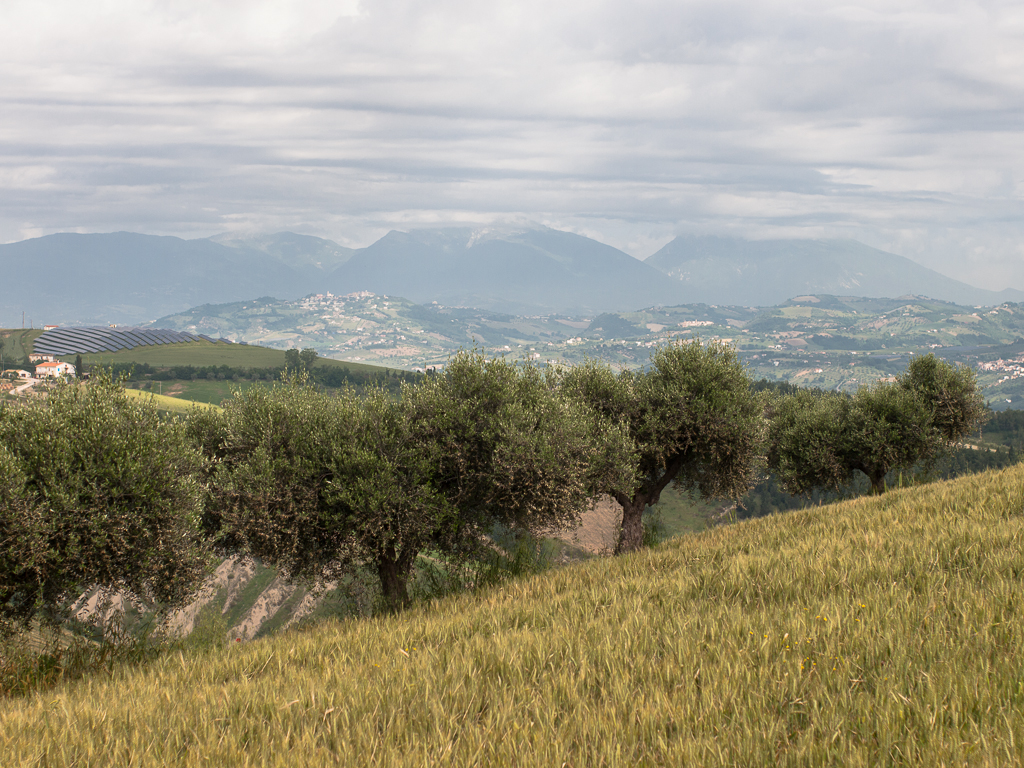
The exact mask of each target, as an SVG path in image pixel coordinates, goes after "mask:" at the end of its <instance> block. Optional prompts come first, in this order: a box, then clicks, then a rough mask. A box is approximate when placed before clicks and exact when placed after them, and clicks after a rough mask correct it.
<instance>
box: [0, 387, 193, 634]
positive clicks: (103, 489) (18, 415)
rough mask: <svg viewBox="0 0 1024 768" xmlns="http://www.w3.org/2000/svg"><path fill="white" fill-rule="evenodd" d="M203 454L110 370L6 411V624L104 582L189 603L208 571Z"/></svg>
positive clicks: (0, 580) (1, 467)
mask: <svg viewBox="0 0 1024 768" xmlns="http://www.w3.org/2000/svg"><path fill="white" fill-rule="evenodd" d="M200 466H201V458H200V456H199V454H198V452H197V451H196V450H194V449H193V448H191V447H190V446H189V445H188V444H187V442H186V440H185V439H184V435H183V430H182V429H181V426H180V425H178V424H175V423H172V422H167V421H162V420H161V419H160V418H159V417H158V415H157V412H156V408H155V406H153V405H152V404H151V403H149V402H147V401H145V400H143V399H137V398H132V397H129V396H128V395H127V394H126V393H125V391H124V390H123V389H122V387H121V386H120V383H119V382H117V381H114V380H112V379H111V378H110V376H109V375H106V374H103V373H100V374H98V375H95V376H94V377H93V379H92V380H91V381H89V382H78V381H71V382H66V383H62V384H59V385H58V386H57V387H55V388H54V389H53V390H52V391H51V392H50V393H49V395H48V396H47V397H46V399H45V400H41V401H37V402H32V403H29V404H26V405H20V406H10V405H8V406H5V407H3V408H0V624H2V625H3V628H5V629H10V628H11V627H13V626H14V624H15V623H19V622H20V623H22V624H24V623H27V622H28V621H30V620H31V619H32V618H33V617H35V616H37V615H42V616H44V617H46V618H49V619H52V620H54V621H56V620H59V619H60V618H61V617H62V615H63V614H62V609H66V608H67V607H68V605H69V604H70V602H71V601H73V600H74V599H75V598H76V597H78V596H79V595H80V594H81V593H82V592H83V591H85V590H87V589H90V588H93V587H102V588H105V589H108V590H119V591H124V592H127V593H130V594H132V595H134V596H136V597H138V598H139V599H142V600H144V601H146V602H148V603H150V604H156V605H157V606H158V607H164V608H170V607H173V606H178V605H181V604H183V603H184V602H185V601H186V600H187V599H188V598H189V597H190V596H191V595H192V593H193V592H194V590H195V589H197V588H198V586H199V584H200V582H201V581H202V578H203V577H204V576H205V574H206V566H207V563H208V561H207V558H206V555H205V550H204V547H203V544H202V542H201V539H200V536H199V526H198V523H199V517H200V514H201V512H202V500H203V493H202V488H201V486H200V483H199V480H198V478H199V470H200Z"/></svg>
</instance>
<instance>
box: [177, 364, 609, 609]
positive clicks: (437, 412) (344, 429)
mask: <svg viewBox="0 0 1024 768" xmlns="http://www.w3.org/2000/svg"><path fill="white" fill-rule="evenodd" d="M190 428H191V430H192V434H193V435H194V436H195V437H196V439H197V440H199V442H201V443H202V444H203V445H204V447H205V450H206V451H207V453H208V455H209V457H210V458H211V460H212V461H213V462H214V463H215V465H216V469H215V470H214V473H213V475H212V476H211V488H212V494H213V497H214V499H213V503H212V504H211V511H210V512H209V513H208V515H207V518H206V520H207V524H208V528H209V530H210V531H211V533H213V534H214V536H215V537H216V541H217V542H218V546H219V547H220V548H221V549H222V550H223V551H237V552H245V553H247V554H250V555H253V556H256V557H259V558H260V559H262V560H264V561H265V562H267V563H268V564H271V565H274V566H276V567H279V568H281V569H282V570H283V571H284V572H285V574H286V575H289V576H292V577H299V576H304V577H313V578H317V577H321V578H322V577H325V576H329V575H333V574H336V573H338V572H340V571H342V570H344V569H347V568H349V567H351V566H353V565H356V564H364V565H367V566H370V567H372V568H373V569H374V570H375V571H376V573H377V575H378V577H379V579H380V585H381V590H382V593H383V595H384V598H385V601H386V602H387V604H388V605H389V606H390V607H392V608H398V607H401V606H402V605H404V604H406V603H407V602H408V599H409V594H408V582H409V578H410V575H411V572H412V569H413V566H414V564H415V562H416V558H417V557H418V556H419V555H420V554H421V553H423V552H424V551H425V550H430V551H431V552H434V553H437V554H438V555H440V556H442V557H444V556H456V555H459V554H467V553H472V552H474V551H478V550H479V548H480V546H481V543H482V541H483V540H484V538H485V537H486V534H487V533H488V531H489V530H491V529H492V528H493V526H494V525H495V524H496V523H501V524H503V525H506V526H508V527H512V528H520V529H528V530H540V529H542V528H550V527H553V526H560V525H563V524H566V523H568V522H572V521H575V520H576V519H578V516H579V514H580V512H581V511H582V510H583V509H584V508H585V507H586V503H587V499H588V498H589V496H590V495H592V493H593V485H594V483H593V482H591V478H592V477H594V476H595V475H596V473H597V472H599V471H602V470H601V469H600V468H602V467H603V468H604V470H603V471H605V472H607V473H611V472H619V473H621V470H620V469H619V467H621V466H623V465H624V464H625V465H628V461H626V462H622V461H619V460H618V459H619V458H620V457H618V456H616V457H615V461H602V460H600V459H599V458H598V456H597V451H599V450H604V452H605V454H606V455H607V458H609V459H610V458H611V457H612V456H613V455H614V454H615V451H616V449H618V450H619V451H620V452H621V451H624V450H627V447H626V442H625V440H623V439H621V437H620V438H619V439H618V442H616V436H617V435H618V433H617V432H616V431H615V430H614V429H611V430H608V431H606V432H603V433H599V430H598V429H597V428H596V426H595V423H594V421H593V419H591V418H590V417H589V414H587V413H586V412H584V411H582V410H581V409H579V408H577V407H574V406H572V405H571V404H569V403H565V402H562V401H560V400H559V399H558V398H556V397H555V396H554V394H553V392H552V390H551V384H550V382H549V381H548V380H547V379H546V378H545V377H544V376H543V375H542V374H541V373H540V372H539V371H538V370H537V369H536V368H534V367H532V366H520V365H516V364H512V363H506V362H505V361H502V360H487V359H485V358H484V357H483V356H482V355H479V354H476V353H460V354H459V355H456V356H455V358H454V359H452V360H451V361H450V363H449V365H448V366H446V368H445V369H444V371H443V372H442V373H440V374H438V375H435V376H433V377H429V378H425V379H423V380H421V381H420V382H418V383H417V384H406V385H405V386H404V387H403V390H402V396H401V398H400V399H394V398H392V397H391V396H389V394H388V393H386V392H385V391H383V390H379V389H378V390H372V391H370V392H369V393H367V394H366V396H365V397H363V398H359V397H356V395H355V394H354V393H353V392H352V391H351V390H348V391H344V392H342V393H341V394H340V395H339V396H337V397H332V396H328V395H325V394H323V393H321V392H319V391H317V390H315V389H314V388H312V387H310V386H308V385H306V384H304V383H302V382H301V381H300V380H297V379H293V380H292V381H291V382H290V383H282V384H279V385H277V386H276V387H273V388H271V389H263V388H251V389H248V390H246V391H245V392H239V393H236V394H235V396H234V398H233V399H232V400H230V401H228V403H227V404H226V406H225V411H224V414H223V415H222V416H211V415H210V414H209V413H198V412H197V413H195V414H194V415H193V417H192V419H191V424H190ZM595 438H597V439H595ZM595 446H597V448H596V449H595ZM612 467H614V469H612Z"/></svg>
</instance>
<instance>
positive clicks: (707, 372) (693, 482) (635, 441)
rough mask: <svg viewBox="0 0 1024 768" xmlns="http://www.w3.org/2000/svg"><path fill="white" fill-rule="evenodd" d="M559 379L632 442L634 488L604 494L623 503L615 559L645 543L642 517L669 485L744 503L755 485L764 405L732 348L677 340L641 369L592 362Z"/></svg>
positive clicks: (611, 489)
mask: <svg viewBox="0 0 1024 768" xmlns="http://www.w3.org/2000/svg"><path fill="white" fill-rule="evenodd" d="M560 378H561V390H562V392H563V394H564V395H565V396H566V397H567V398H568V399H570V400H571V401H573V402H577V403H581V404H584V405H585V406H587V407H588V408H590V409H592V410H593V411H594V412H595V413H597V414H599V415H600V417H601V418H602V419H604V420H605V421H606V422H607V423H610V424H614V425H617V426H618V427H619V428H621V429H622V430H624V431H625V433H626V434H627V435H628V437H629V440H630V443H631V445H632V449H633V454H634V464H633V469H634V473H633V481H632V483H631V484H630V485H629V486H628V487H613V486H611V485H608V486H605V487H604V488H603V489H602V491H603V492H604V493H607V494H608V495H610V496H611V497H612V498H614V499H615V500H616V501H617V502H618V503H619V504H620V505H621V506H622V529H621V533H620V536H619V541H618V545H617V546H616V550H615V551H616V553H622V552H629V551H632V550H635V549H637V548H638V547H639V546H640V545H641V543H642V540H643V526H642V515H643V512H644V510H645V509H646V508H647V507H648V506H650V505H653V504H657V503H658V500H659V498H660V497H661V493H662V491H663V490H664V489H665V488H666V487H667V486H668V485H669V483H675V484H676V485H677V486H679V487H683V488H688V489H695V490H697V491H698V492H700V493H701V494H702V495H703V496H705V497H709V498H722V497H730V498H739V497H741V496H742V495H743V494H744V493H745V492H746V491H747V489H748V488H749V487H750V486H751V485H752V484H753V481H754V479H755V477H756V463H757V458H758V451H759V447H760V442H761V434H762V422H763V419H762V407H761V404H760V400H759V398H758V397H757V396H756V395H754V394H753V393H752V392H751V389H750V383H751V382H750V378H749V377H748V375H747V373H746V371H745V370H744V368H743V366H742V364H741V363H740V361H739V359H738V358H737V356H736V352H735V350H734V349H733V348H731V347H729V346H727V345H725V344H721V343H717V342H711V343H708V344H703V343H701V342H700V341H699V340H694V341H692V342H689V343H687V342H675V343H672V344H669V345H666V346H663V347H659V348H658V349H656V350H655V351H654V353H653V354H652V355H651V364H650V367H649V368H647V369H644V370H641V371H638V372H631V371H622V372H621V373H616V372H614V371H612V370H611V369H610V368H609V367H608V366H607V365H604V364H601V363H598V362H595V361H589V362H587V363H585V364H583V365H580V366H575V367H572V368H567V369H565V370H563V371H562V372H561V377H560Z"/></svg>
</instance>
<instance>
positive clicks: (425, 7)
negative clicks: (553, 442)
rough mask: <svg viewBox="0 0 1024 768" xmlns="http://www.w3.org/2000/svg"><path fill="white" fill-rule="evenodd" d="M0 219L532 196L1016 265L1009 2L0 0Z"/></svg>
mask: <svg viewBox="0 0 1024 768" xmlns="http://www.w3.org/2000/svg"><path fill="white" fill-rule="evenodd" d="M0 49H2V50H4V51H5V56H4V58H3V60H2V61H0V113H2V114H3V115H4V119H3V120H2V121H0V240H15V239H20V238H21V237H25V236H29V235H30V234H32V235H35V234H38V233H40V232H51V231H60V230H74V229H79V230H87V231H108V230H114V229H134V230H139V231H146V232H155V233H173V234H181V235H185V236H194V235H203V234H210V233H213V232H215V231H219V230H223V229H228V228H233V227H256V228H265V229H276V228H290V229H295V230H301V231H307V232H310V233H315V234H322V235H326V236H329V237H334V238H335V239H338V240H339V241H340V242H345V243H346V244H350V245H358V244H364V243H365V242H368V241H370V240H372V239H373V238H374V237H375V236H378V235H379V234H381V233H383V232H384V231H386V229H387V228H388V227H390V226H411V225H415V224H424V223H444V222H446V221H453V222H486V221H489V220H491V219H493V218H507V217H526V218H529V219H531V220H536V221H542V222H544V223H547V224H549V225H551V226H563V227H571V228H574V229H576V230H577V231H580V232H583V233H585V234H589V235H592V236H596V237H600V238H602V239H605V240H607V241H609V242H612V243H613V244H616V245H619V246H620V247H624V248H625V249H627V250H629V251H630V252H632V253H634V255H637V256H646V255H647V254H648V253H649V252H650V251H651V250H652V249H653V248H656V246H657V244H659V243H661V242H664V240H665V239H666V238H667V237H669V236H670V235H671V233H672V232H674V231H703V232H732V233H742V234H749V235H753V236H760V237H771V236H794V235H796V236H800V235H803V236H853V237H858V238H860V239H863V240H864V241H865V242H870V243H871V244H873V245H878V246H880V247H890V248H892V249H893V250H895V251H897V252H900V253H904V254H905V255H907V256H910V257H911V258H914V259H916V260H918V261H920V262H922V263H925V264H928V265H930V266H933V267H935V268H938V269H940V270H943V271H945V272H947V273H949V274H951V275H952V276H954V277H958V278H961V279H965V280H967V281H969V282H972V283H974V284H976V285H980V286H983V287H992V288H998V287H1003V286H1004V285H1006V284H1012V285H1014V286H1016V287H1020V288H1024V259H1022V258H1021V255H1022V254H1021V250H1020V246H1019V245H1018V243H1020V242H1022V240H1024V238H1022V235H1024V232H1022V229H1024V224H1022V223H1021V222H1024V216H1022V214H1024V210H1022V208H1024V206H1022V203H1021V192H1022V189H1021V182H1022V179H1024V147H1022V145H1021V140H1020V132H1019V127H1020V125H1021V122H1022V117H1024V98H1022V97H1024V8H1022V6H1020V4H1019V3H1016V2H977V3H965V2H935V0H929V1H928V2H924V1H923V0H922V1H921V2H917V1H913V0H912V1H908V2H891V0H890V1H889V2H858V3H856V4H850V3H829V2H820V1H818V2H810V1H807V2H804V1H803V0H799V1H798V0H787V1H786V2H778V1H776V2H772V1H771V0H768V1H766V0H759V1H758V2H754V0H742V1H737V2H682V3H681V2H678V0H666V1H665V2H659V1H656V0H647V1H646V2H630V3H626V2H611V1H610V0H606V1H605V2H593V1H591V2H585V3H584V2H562V3H550V2H543V3H542V2H518V3H501V4H487V3H479V2H461V1H459V0H449V1H447V2H445V1H435V2H424V1H422V0H421V1H419V2H410V1H406V0H384V1H382V2H371V1H369V0H367V1H365V2H354V1H353V2H349V3H347V4H346V3H338V2H291V3H282V2H280V1H279V0H278V2H219V3H193V2H155V1H151V2H113V1H112V0H107V1H106V2H94V3H87V4H82V3H70V2H68V3H64V2H48V3H28V2H20V1H17V0H15V1H14V2H11V1H10V0H8V2H6V3H4V4H2V5H0Z"/></svg>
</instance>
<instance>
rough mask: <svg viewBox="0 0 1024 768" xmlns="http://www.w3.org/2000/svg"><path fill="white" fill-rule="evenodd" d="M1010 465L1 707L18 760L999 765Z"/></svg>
mask: <svg viewBox="0 0 1024 768" xmlns="http://www.w3.org/2000/svg"><path fill="white" fill-rule="evenodd" d="M1022 510H1024V467H1015V468H1012V469H1010V470H1006V471H1004V472H1002V473H998V474H997V473H987V474H983V475H976V476H973V477H969V478H964V479H961V480H957V481H953V482H947V483H935V484H933V485H928V486H922V487H918V488H915V489H908V490H904V491H893V492H890V493H888V494H886V495H885V496H882V497H874V498H863V499H858V500H854V501H849V502H845V503H842V504H838V505H832V506H822V507H815V508H811V509H807V510H803V511H799V512H793V513H788V514H784V515H775V516H772V517H769V518H765V519H759V520H754V521H750V522H745V523H739V524H737V525H731V526H725V527H719V528H715V529H712V530H709V531H705V532H703V533H700V534H696V535H692V536H685V537H682V538H678V539H674V540H672V541H670V542H668V543H666V544H665V545H662V546H660V547H657V548H655V549H653V550H646V551H642V552H640V553H637V554H636V555H634V556H629V557H622V558H614V559H611V558H609V559H596V560H590V561H587V562H585V563H582V564H579V565H574V566H570V567H565V568H561V569H557V570H554V571H551V572H548V573H546V574H543V575H541V576H537V577H534V578H530V579H524V580H521V581H516V582H513V583H510V584H507V585H506V586H504V587H502V588H495V589H492V590H485V591H481V592H479V593H477V594H472V595H463V596H458V597H454V598H451V599H447V600H442V601H439V602H436V603H432V604H428V605H424V606H422V607H419V608H417V609H414V610H410V611H408V612H406V613H403V614H401V615H397V616H392V617H385V618H378V619H374V620H350V621H345V622H333V623H332V622H324V623H320V624H318V625H315V626H312V627H309V628H307V629H306V630H304V631H289V632H285V633H282V634H279V635H277V636H275V637H272V638H269V639H266V640H261V641H256V642H253V643H250V644H232V645H230V646H228V647H221V648H215V649H212V650H208V651H204V652H196V653H193V654H188V653H184V652H174V653H171V654H166V655H164V656H163V657H161V658H160V659H159V660H157V661H155V662H153V663H151V664H149V665H147V666H145V667H142V668H137V669H122V670H120V671H115V672H114V673H113V674H112V675H104V676H97V677H92V678H88V679H85V680H83V681H80V682H79V683H77V684H72V685H68V686H66V687H64V688H61V689H57V690H53V691H48V692H46V693H43V694H40V695H36V696H30V697H27V698H23V699H13V700H8V701H6V702H3V703H0V754H3V755H5V757H6V758H7V760H6V762H7V764H12V765H27V764H39V765H114V764H122V765H126V764H132V765H139V766H141V765H161V766H162V765H282V766H283V765H325V764H332V765H334V764H340V765H360V766H362V765H417V766H419V765H435V764H440V765H481V766H484V765H488V766H489V765H495V766H497V765H502V766H504V765H517V766H528V765H536V766H559V765H571V766H591V765H595V766H596V765H606V766H635V765H665V766H677V765H701V766H706V765H735V766H755V765H807V766H811V765H844V766H875V765H912V766H919V765H1008V764H1017V763H1020V762H1021V760H1022V759H1024V683H1022V682H1021V681H1022V680H1024V655H1022V654H1021V648H1024V623H1022V621H1021V619H1022V612H1024V598H1022V597H1021V595H1022V590H1021V579H1022V574H1024V549H1022V547H1021V541H1022V540H1024V511H1022Z"/></svg>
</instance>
